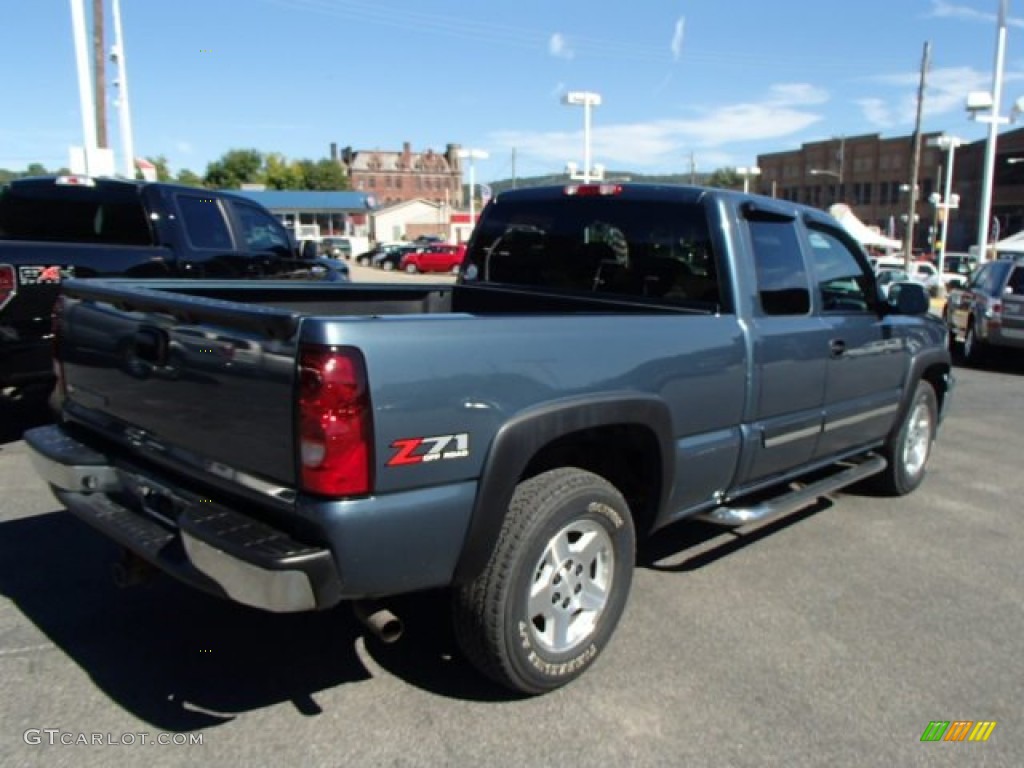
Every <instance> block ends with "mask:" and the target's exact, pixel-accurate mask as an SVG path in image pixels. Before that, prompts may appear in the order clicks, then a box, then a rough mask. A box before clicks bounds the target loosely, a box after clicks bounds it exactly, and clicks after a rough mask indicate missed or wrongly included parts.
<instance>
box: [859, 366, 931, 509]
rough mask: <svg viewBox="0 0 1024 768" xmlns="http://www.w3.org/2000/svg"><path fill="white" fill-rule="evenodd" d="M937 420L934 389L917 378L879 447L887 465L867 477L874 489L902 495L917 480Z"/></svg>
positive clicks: (926, 455)
mask: <svg viewBox="0 0 1024 768" xmlns="http://www.w3.org/2000/svg"><path fill="white" fill-rule="evenodd" d="M938 421H939V408H938V400H937V399H936V397H935V390H934V389H933V388H932V385H931V384H929V383H928V382H927V381H919V382H918V383H917V387H916V389H915V390H914V397H913V399H912V400H911V402H910V407H909V408H907V412H906V415H904V417H903V421H902V422H901V423H900V428H899V430H898V431H897V432H896V434H895V435H893V436H892V437H891V438H890V439H889V442H888V443H886V446H885V449H884V451H883V453H884V455H885V459H886V461H888V463H889V466H887V467H886V468H885V471H884V472H882V473H881V474H878V475H875V476H874V477H873V478H871V480H872V485H873V486H874V487H875V488H876V489H877V490H879V491H881V492H882V493H885V494H887V495H890V496H904V495H906V494H908V493H910V492H911V491H913V490H914V489H916V488H917V486H919V485H920V484H921V481H923V480H924V475H925V467H926V465H927V463H928V457H929V456H930V455H931V450H932V443H933V442H934V441H935V431H936V429H938Z"/></svg>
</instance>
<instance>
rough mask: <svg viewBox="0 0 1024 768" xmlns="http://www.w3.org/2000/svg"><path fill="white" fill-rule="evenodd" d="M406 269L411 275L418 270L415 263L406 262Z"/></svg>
mask: <svg viewBox="0 0 1024 768" xmlns="http://www.w3.org/2000/svg"><path fill="white" fill-rule="evenodd" d="M405 271H406V272H407V273H408V274H410V275H415V274H416V272H417V271H418V270H417V269H416V265H415V264H406V265H405Z"/></svg>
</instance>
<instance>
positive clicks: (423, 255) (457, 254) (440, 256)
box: [399, 244, 466, 275]
mask: <svg viewBox="0 0 1024 768" xmlns="http://www.w3.org/2000/svg"><path fill="white" fill-rule="evenodd" d="M465 257H466V246H465V245H449V244H444V245H428V246H427V247H426V248H424V249H423V250H422V251H414V252H412V253H407V254H406V255H405V256H403V257H402V261H401V262H400V264H399V267H400V268H401V269H402V270H403V271H405V272H409V273H410V274H416V273H417V272H451V273H452V274H455V275H457V274H459V270H460V269H461V268H462V260H463V259H464V258H465Z"/></svg>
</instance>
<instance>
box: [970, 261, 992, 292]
mask: <svg viewBox="0 0 1024 768" xmlns="http://www.w3.org/2000/svg"><path fill="white" fill-rule="evenodd" d="M991 274H992V265H991V264H986V265H985V266H983V267H981V268H980V269H979V270H978V271H977V272H975V273H974V275H973V276H972V277H971V283H970V286H969V287H970V289H971V290H972V291H983V290H985V284H986V283H987V282H988V278H989V276H990V275H991Z"/></svg>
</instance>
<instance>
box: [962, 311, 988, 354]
mask: <svg viewBox="0 0 1024 768" xmlns="http://www.w3.org/2000/svg"><path fill="white" fill-rule="evenodd" d="M963 352H964V362H965V363H967V364H968V365H981V364H982V363H983V362H985V344H984V342H983V341H981V340H980V339H979V338H978V333H977V331H976V330H975V329H974V319H973V318H971V320H970V321H969V322H968V323H967V330H966V331H964V347H963Z"/></svg>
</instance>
